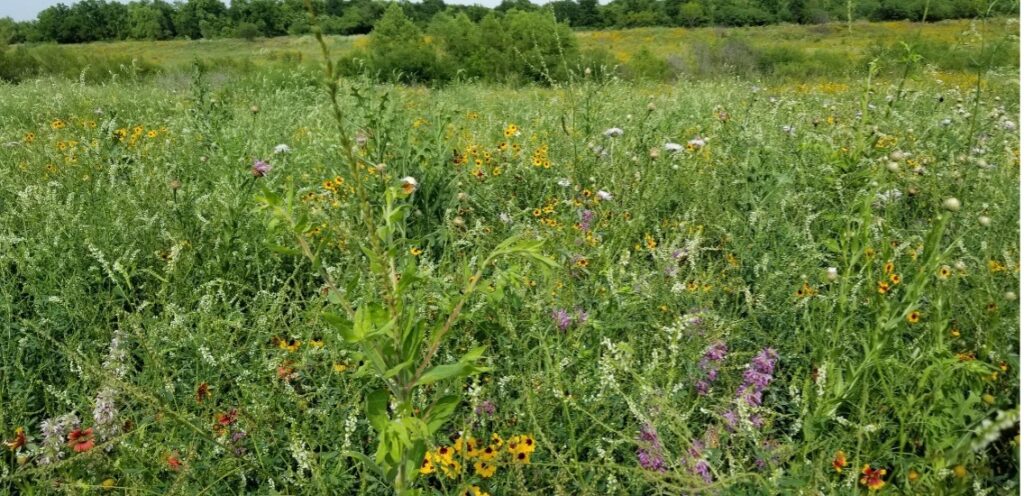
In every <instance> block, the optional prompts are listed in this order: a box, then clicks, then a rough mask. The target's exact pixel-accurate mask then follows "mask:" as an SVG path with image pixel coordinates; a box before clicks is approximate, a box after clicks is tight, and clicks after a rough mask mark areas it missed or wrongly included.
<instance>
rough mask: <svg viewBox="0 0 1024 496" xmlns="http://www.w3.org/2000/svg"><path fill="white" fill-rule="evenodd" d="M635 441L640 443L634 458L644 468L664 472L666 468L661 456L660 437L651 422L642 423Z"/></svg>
mask: <svg viewBox="0 0 1024 496" xmlns="http://www.w3.org/2000/svg"><path fill="white" fill-rule="evenodd" d="M636 439H637V442H638V443H639V444H640V445H641V446H640V448H639V449H637V450H636V459H637V462H639V463H640V466H641V467H643V468H644V470H651V471H655V472H664V471H666V470H668V467H667V466H666V464H665V458H664V457H663V456H662V447H661V439H659V438H658V433H657V432H656V431H655V430H654V426H652V425H651V424H644V426H643V427H641V428H640V433H639V434H637V436H636Z"/></svg>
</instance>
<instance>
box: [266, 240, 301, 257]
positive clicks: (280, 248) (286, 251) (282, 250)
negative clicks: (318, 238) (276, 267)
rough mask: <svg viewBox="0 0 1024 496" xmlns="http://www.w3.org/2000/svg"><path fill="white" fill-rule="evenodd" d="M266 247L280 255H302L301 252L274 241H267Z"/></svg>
mask: <svg viewBox="0 0 1024 496" xmlns="http://www.w3.org/2000/svg"><path fill="white" fill-rule="evenodd" d="M267 248H269V249H270V251H272V252H274V253H279V254H281V255H288V256H291V257H297V256H299V255H302V252H301V251H299V250H297V249H295V248H289V247H287V246H281V245H278V244H274V243H267Z"/></svg>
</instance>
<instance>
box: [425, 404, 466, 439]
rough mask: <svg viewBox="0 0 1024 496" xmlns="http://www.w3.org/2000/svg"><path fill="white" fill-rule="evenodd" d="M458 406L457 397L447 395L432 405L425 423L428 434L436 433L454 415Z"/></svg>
mask: <svg viewBox="0 0 1024 496" xmlns="http://www.w3.org/2000/svg"><path fill="white" fill-rule="evenodd" d="M458 406H459V397H458V396H457V395H454V394H452V395H448V396H445V397H443V398H441V399H439V400H437V403H434V407H433V408H431V409H430V411H429V412H427V415H426V417H425V421H426V422H427V430H428V431H429V432H430V434H433V433H435V432H437V431H438V430H439V429H441V427H443V426H444V424H445V423H446V422H448V419H450V418H451V417H452V414H454V413H455V409H456V408H458Z"/></svg>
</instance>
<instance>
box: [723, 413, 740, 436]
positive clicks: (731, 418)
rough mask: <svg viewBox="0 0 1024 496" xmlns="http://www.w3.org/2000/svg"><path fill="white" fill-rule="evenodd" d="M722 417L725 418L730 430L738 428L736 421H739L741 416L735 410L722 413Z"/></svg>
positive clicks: (727, 427) (726, 425)
mask: <svg viewBox="0 0 1024 496" xmlns="http://www.w3.org/2000/svg"><path fill="white" fill-rule="evenodd" d="M722 418H723V419H725V427H726V429H729V431H730V432H732V430H733V429H735V428H736V423H737V422H739V416H738V415H736V411H735V410H726V411H725V413H723V414H722Z"/></svg>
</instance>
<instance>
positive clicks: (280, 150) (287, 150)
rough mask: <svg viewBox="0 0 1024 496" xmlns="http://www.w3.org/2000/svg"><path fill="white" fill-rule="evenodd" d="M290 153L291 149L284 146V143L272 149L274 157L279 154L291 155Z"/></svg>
mask: <svg viewBox="0 0 1024 496" xmlns="http://www.w3.org/2000/svg"><path fill="white" fill-rule="evenodd" d="M291 151H292V147H290V146H288V145H286V144H284V143H281V144H280V145H277V146H275V147H274V154H275V155H278V154H281V153H291Z"/></svg>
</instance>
